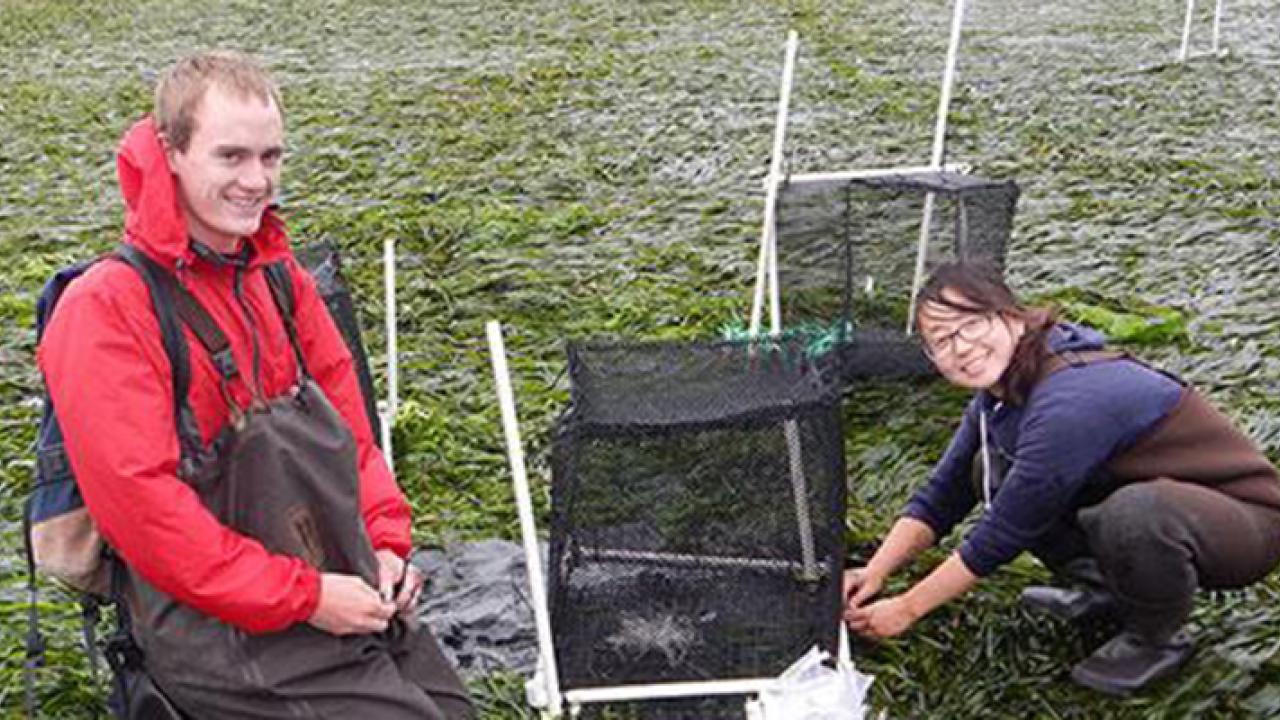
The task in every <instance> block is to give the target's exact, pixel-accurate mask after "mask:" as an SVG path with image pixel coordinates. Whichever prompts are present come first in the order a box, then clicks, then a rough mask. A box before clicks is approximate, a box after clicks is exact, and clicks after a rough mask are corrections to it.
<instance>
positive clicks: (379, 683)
mask: <svg viewBox="0 0 1280 720" xmlns="http://www.w3.org/2000/svg"><path fill="white" fill-rule="evenodd" d="M279 269H280V270H281V271H283V270H284V268H283V267H281V268H279ZM280 274H281V275H283V279H282V278H281V277H279V276H277V277H275V278H271V280H272V282H271V289H272V292H273V294H274V295H275V299H276V301H277V304H278V305H279V306H280V310H281V314H282V316H283V317H284V320H285V325H286V329H287V330H288V333H289V336H290V340H291V342H292V344H293V347H294V351H295V354H296V356H297V359H298V367H299V380H298V383H297V385H296V386H295V387H294V388H292V389H291V390H290V391H289V392H287V393H286V394H284V395H283V396H280V397H276V398H273V399H271V400H269V401H265V402H262V401H257V402H255V403H254V405H253V406H251V407H250V408H249V409H247V410H245V411H241V410H239V409H238V408H236V407H235V405H234V404H232V405H231V408H232V412H231V421H230V423H229V425H228V427H227V428H226V429H225V430H224V431H223V433H222V434H221V435H220V436H219V437H218V439H217V440H215V441H214V443H213V444H212V445H211V446H210V447H209V448H208V449H206V450H205V451H204V452H202V453H200V454H199V456H198V457H195V458H189V459H184V462H183V473H182V474H183V476H184V479H185V480H187V481H188V482H189V483H191V485H192V486H193V488H194V489H195V490H196V492H197V493H198V494H199V496H200V498H201V500H202V501H203V502H204V504H205V505H206V506H207V507H208V508H209V510H210V511H211V512H212V513H213V514H214V516H216V517H217V518H218V519H219V521H221V522H222V523H223V524H225V525H226V526H227V527H229V528H231V529H233V530H235V531H236V532H239V533H241V534H243V535H246V536H249V537H253V538H255V539H257V540H259V541H260V542H261V543H262V544H263V545H264V546H265V547H266V549H267V550H269V551H271V552H273V553H279V554H287V555H292V556H295V557H299V558H302V559H304V560H306V561H307V562H308V563H309V564H311V565H313V566H314V567H316V568H317V569H319V570H321V571H322V572H334V573H344V574H350V575H357V576H359V577H361V578H363V579H364V580H365V582H367V583H369V585H370V587H375V588H376V587H377V568H378V566H377V559H376V557H375V555H374V549H373V546H372V543H371V542H370V539H369V536H368V533H367V532H366V529H365V526H364V522H363V519H362V516H361V513H360V506H359V488H358V477H359V474H358V471H357V459H356V458H357V455H356V444H355V441H354V438H353V437H352V434H351V431H350V429H349V428H348V427H347V425H346V422H345V421H344V419H343V418H342V416H341V415H340V414H339V413H338V412H337V411H336V410H335V409H334V407H333V405H332V404H331V403H330V402H329V400H328V399H327V398H326V397H325V396H324V393H323V392H322V391H321V389H320V388H319V387H318V386H317V385H316V384H315V383H314V382H313V381H312V380H311V379H310V378H309V377H308V376H307V374H306V370H305V366H304V364H303V358H302V354H301V352H300V351H299V346H298V343H297V337H296V331H295V328H294V325H293V317H292V310H293V297H292V290H291V288H290V287H289V285H288V278H287V274H285V273H283V272H282V273H280ZM160 280H161V283H162V284H163V285H166V286H167V291H168V292H169V293H170V295H171V296H172V298H173V299H174V301H175V303H176V309H177V311H178V314H179V315H180V316H181V317H182V319H183V321H184V322H185V323H186V324H187V326H188V327H190V328H191V329H192V331H193V332H194V333H195V334H196V336H197V337H198V338H199V339H200V342H201V344H202V345H204V346H205V347H206V349H208V350H209V351H210V353H211V354H213V356H214V359H215V365H217V366H218V368H219V370H220V372H222V373H223V378H222V383H223V389H224V395H225V396H226V397H227V399H228V401H229V402H230V394H229V393H227V392H225V389H226V386H227V381H229V380H230V379H231V378H232V377H234V376H235V375H236V370H235V368H234V363H233V362H227V360H228V359H229V358H230V357H231V354H230V351H229V345H228V344H227V342H226V338H225V337H224V336H222V333H221V332H220V331H219V330H218V329H217V326H216V325H214V323H213V322H212V320H211V319H210V318H209V317H208V314H207V313H205V312H204V311H203V309H202V308H200V307H199V305H198V303H196V302H195V300H194V298H192V297H191V296H190V295H189V294H187V293H186V291H185V290H184V289H182V288H181V287H180V286H179V285H178V284H177V283H176V281H174V280H173V278H172V276H168V275H166V276H164V277H161V278H160ZM255 392H256V393H259V394H260V391H259V390H257V389H256V388H255ZM123 585H124V587H123V594H124V597H125V599H126V604H127V605H128V607H129V610H130V614H131V615H132V632H133V635H134V639H135V640H136V641H137V643H138V646H139V648H140V649H141V651H142V655H143V657H144V663H145V668H146V674H147V675H148V676H149V677H150V679H151V681H153V682H154V683H155V685H156V686H158V687H159V688H161V689H162V690H163V692H164V693H165V695H167V696H168V698H169V699H170V700H172V701H173V703H174V704H176V705H177V706H178V708H180V710H181V712H182V714H183V716H184V717H191V718H264V719H265V718H352V717H358V718H368V719H370V720H372V719H373V718H377V719H378V720H382V719H384V718H385V719H388V720H394V719H398V718H405V719H408V718H431V719H437V718H439V719H447V720H453V718H461V717H467V716H469V715H470V709H471V708H470V702H469V700H468V699H467V694H466V690H465V688H464V687H463V685H462V683H461V681H460V680H459V679H458V677H457V675H456V673H455V672H454V670H453V668H452V667H451V666H450V664H449V662H448V661H447V659H446V658H445V657H444V655H443V654H442V652H441V650H440V648H439V645H438V644H437V643H436V641H435V639H434V638H433V637H432V636H431V634H430V632H429V631H428V630H427V628H426V627H425V626H417V625H416V624H415V625H410V624H409V623H406V622H405V621H403V620H401V619H400V618H398V617H397V618H396V619H395V620H393V622H392V625H391V628H390V629H389V630H388V631H386V632H384V633H380V634H375V635H348V636H342V637H339V636H335V635H330V634H328V633H325V632H323V631H321V630H318V629H316V628H314V627H312V626H310V625H308V624H306V623H297V624H295V625H293V626H292V627H290V628H288V629H285V630H283V631H280V632H275V633H267V634H262V635H250V634H248V633H245V632H244V631H242V630H240V629H238V628H235V627H233V626H231V625H228V624H225V623H223V622H221V621H219V620H217V619H215V618H213V617H211V616H209V615H206V614H203V613H200V612H198V611H196V610H194V609H192V608H190V607H188V606H186V605H184V604H182V603H180V602H178V601H176V600H174V599H173V598H171V597H169V596H168V595H166V594H164V593H162V592H160V591H158V590H156V589H155V588H154V587H152V586H151V585H150V584H149V583H148V582H146V580H144V579H143V578H141V577H140V576H138V575H137V574H136V573H134V572H132V571H130V572H128V573H127V576H126V578H125V580H124V582H123ZM133 716H134V717H139V716H138V715H133ZM149 717H154V716H149Z"/></svg>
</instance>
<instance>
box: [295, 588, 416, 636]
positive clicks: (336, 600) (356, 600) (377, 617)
mask: <svg viewBox="0 0 1280 720" xmlns="http://www.w3.org/2000/svg"><path fill="white" fill-rule="evenodd" d="M395 612H396V606H395V605H394V604H392V603H390V602H384V601H383V599H382V598H381V597H379V596H378V592H377V591H376V590H374V589H373V588H371V587H369V586H368V585H367V584H366V583H365V581H364V580H362V579H361V578H359V577H358V576H355V575H340V574H338V573H322V574H321V575H320V602H319V604H317V605H316V609H315V611H314V612H312V613H311V617H309V618H307V622H308V623H310V624H311V625H314V626H315V627H317V628H319V629H321V630H323V631H325V632H327V633H329V634H331V635H355V634H367V633H377V632H382V631H383V630H386V629H387V622H388V621H389V620H391V616H392V615H394V614H395Z"/></svg>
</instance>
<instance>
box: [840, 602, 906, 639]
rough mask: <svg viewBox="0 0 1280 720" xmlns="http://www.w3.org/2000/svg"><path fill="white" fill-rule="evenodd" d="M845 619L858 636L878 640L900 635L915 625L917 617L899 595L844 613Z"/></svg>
mask: <svg viewBox="0 0 1280 720" xmlns="http://www.w3.org/2000/svg"><path fill="white" fill-rule="evenodd" d="M845 619H846V620H848V622H849V627H850V628H852V629H853V631H854V632H856V633H858V634H859V635H862V636H863V637H868V638H876V639H879V638H891V637H894V636H896V635H901V634H902V633H904V632H906V631H907V630H908V629H909V628H910V627H911V626H912V625H914V624H915V622H916V620H917V619H919V615H917V614H916V612H915V610H914V609H912V607H911V605H910V603H908V602H907V601H906V599H905V598H904V597H903V596H901V595H899V596H897V597H892V598H889V599H888V600H880V601H878V602H874V603H871V604H870V605H867V606H866V607H858V608H854V609H853V610H852V611H846V612H845Z"/></svg>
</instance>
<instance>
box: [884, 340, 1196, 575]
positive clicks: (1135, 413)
mask: <svg viewBox="0 0 1280 720" xmlns="http://www.w3.org/2000/svg"><path fill="white" fill-rule="evenodd" d="M1048 343H1049V347H1050V349H1052V350H1054V351H1055V352H1061V351H1064V350H1077V351H1082V350H1098V349H1101V348H1102V346H1103V343H1104V339H1103V336H1102V335H1101V334H1100V333H1098V332H1097V331H1094V330H1091V329H1089V328H1085V327H1082V326H1079V325H1071V324H1065V323H1064V324H1061V325H1058V326H1057V327H1055V328H1054V329H1053V330H1051V331H1050V333H1049V338H1048ZM1181 393H1182V387H1181V386H1180V385H1179V384H1178V383H1177V382H1176V381H1174V380H1172V379H1170V378H1168V377H1166V376H1165V375H1162V374H1160V373H1158V372H1156V371H1154V370H1151V369H1149V368H1147V367H1144V366H1143V365H1141V364H1139V363H1136V362H1133V361H1130V360H1117V361H1110V362H1099V363H1095V364H1090V365H1084V366H1081V367H1066V368H1063V369H1062V370H1059V371H1057V372H1055V373H1053V374H1052V375H1049V376H1048V377H1047V378H1045V379H1044V380H1042V381H1041V382H1040V383H1039V384H1038V385H1036V386H1035V388H1033V389H1032V391H1031V395H1030V397H1028V398H1027V402H1026V404H1025V405H1024V406H1022V407H1013V406H1010V405H1006V404H1004V403H1002V402H1000V401H999V400H998V399H997V398H995V397H994V396H992V395H991V394H990V393H988V392H986V391H982V392H979V393H978V394H977V395H976V396H974V398H973V401H972V402H970V403H969V406H968V407H967V408H965V412H964V416H963V417H962V419H961V421H960V429H959V430H957V431H956V434H955V435H954V436H953V437H952V439H951V444H950V446H948V447H947V451H946V453H945V454H944V455H943V456H942V460H941V461H940V462H939V463H938V465H937V467H935V468H934V471H933V475H932V476H931V477H930V479H929V482H928V483H927V484H925V485H924V486H923V487H921V488H920V489H919V490H917V491H916V493H915V495H914V496H913V497H912V498H911V500H910V502H908V503H907V507H906V510H905V511H904V514H905V515H907V516H908V517H913V518H916V519H918V520H920V521H922V522H924V523H927V524H928V525H929V526H930V527H931V528H933V531H934V533H935V534H936V535H937V536H938V537H942V536H944V535H946V534H947V533H948V532H950V531H951V529H952V528H953V527H954V526H955V525H956V523H958V522H960V521H961V520H962V519H964V517H965V516H966V515H968V514H969V512H970V511H971V510H972V509H973V507H974V506H975V505H978V504H979V503H980V501H982V489H981V481H980V480H979V483H978V484H977V485H976V486H975V483H974V482H973V467H974V464H973V461H974V458H975V456H976V455H977V453H978V452H980V446H981V442H980V439H979V435H980V430H979V424H980V423H979V413H985V415H986V426H987V445H988V448H987V451H988V452H989V453H991V454H993V455H994V454H996V453H999V454H1001V455H1002V456H1003V457H1004V458H1005V459H1006V460H1008V461H1009V466H1008V470H1007V472H1006V473H1005V475H1004V477H1003V479H1002V480H1001V481H1000V482H999V483H998V485H996V486H995V487H993V488H991V506H990V508H987V509H986V510H985V512H983V514H982V516H981V517H980V518H979V520H978V522H977V524H976V525H975V526H974V528H973V530H972V531H971V532H970V533H969V534H968V536H967V537H965V539H964V542H963V543H962V544H961V546H960V557H961V558H962V559H963V560H964V564H965V565H966V566H967V567H968V568H969V570H970V571H972V572H973V573H974V574H976V575H979V576H983V575H987V574H989V573H991V572H992V571H994V570H995V569H996V568H998V567H1000V566H1001V565H1003V564H1005V563H1007V562H1009V561H1010V560H1012V559H1013V558H1015V557H1017V555H1018V554H1019V553H1021V552H1022V551H1023V550H1034V549H1036V548H1038V547H1043V546H1044V545H1045V544H1046V543H1052V542H1053V535H1054V529H1055V527H1060V525H1059V523H1060V522H1061V521H1062V520H1064V519H1066V518H1069V517H1070V515H1071V514H1073V513H1074V512H1075V510H1076V509H1077V508H1079V507H1080V506H1081V505H1082V504H1083V500H1084V499H1085V498H1088V497H1091V496H1093V497H1094V499H1095V500H1096V499H1097V497H1096V495H1097V492H1098V491H1099V490H1100V489H1101V486H1102V484H1103V483H1106V482H1107V479H1106V477H1105V472H1103V470H1102V468H1103V466H1104V465H1105V464H1106V463H1107V461H1108V460H1110V459H1111V458H1112V457H1114V456H1116V455H1117V454H1119V453H1120V452H1123V451H1124V450H1126V449H1128V448H1129V447H1130V446H1132V445H1133V444H1134V443H1135V442H1136V441H1137V440H1138V439H1139V438H1140V437H1141V436H1142V435H1143V433H1144V432H1145V431H1147V430H1148V429H1150V428H1151V427H1152V426H1153V425H1155V424H1156V423H1157V422H1159V421H1160V419H1161V418H1163V417H1164V416H1165V415H1167V414H1168V413H1169V412H1170V411H1171V410H1173V407H1174V405H1175V404H1176V403H1177V402H1178V398H1179V397H1180V396H1181ZM980 467H981V465H979V468H980ZM979 478H981V475H980V474H979Z"/></svg>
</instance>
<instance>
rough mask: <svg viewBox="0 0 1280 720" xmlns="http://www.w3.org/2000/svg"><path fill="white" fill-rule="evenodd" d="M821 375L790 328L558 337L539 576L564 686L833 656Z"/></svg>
mask: <svg viewBox="0 0 1280 720" xmlns="http://www.w3.org/2000/svg"><path fill="white" fill-rule="evenodd" d="M832 371H833V366H832V365H831V364H830V363H827V362H824V361H823V359H822V358H815V357H813V356H811V354H810V353H809V352H807V351H806V349H805V348H804V347H803V346H802V345H801V344H799V343H795V342H790V341H778V342H771V343H767V344H758V343H750V344H748V343H714V344H713V343H696V344H672V343H657V344H638V345H605V344H572V345H570V346H569V376H570V379H571V383H572V405H571V408H570V410H569V411H568V412H567V413H566V414H565V415H564V416H563V417H562V418H561V420H560V422H559V425H558V427H557V432H556V438H555V443H554V449H553V468H552V476H553V481H552V508H553V510H552V526H551V548H550V551H551V556H550V573H549V575H550V579H549V594H550V608H551V615H552V627H553V629H554V636H555V648H556V657H557V666H558V668H559V674H560V679H561V684H562V686H563V687H565V688H570V689H572V688H587V687H600V686H612V685H629V684H639V683H653V682H677V681H699V680H715V679H734V678H744V677H770V676H775V675H777V674H778V673H780V672H781V671H782V670H784V669H786V668H787V666H788V665H790V663H792V662H793V661H794V660H795V659H796V658H798V657H800V655H801V654H803V653H804V652H805V651H806V650H807V649H808V648H809V647H811V646H813V645H814V644H818V645H821V646H823V647H825V648H827V649H828V650H830V651H832V652H835V650H836V638H837V633H838V624H839V614H840V608H841V598H840V571H841V567H842V550H843V544H842V538H843V532H842V530H843V518H844V512H845V501H844V497H845V473H844V453H843V440H842V434H841V416H840V412H839V406H838V402H839V391H838V388H839V385H838V382H837V379H836V378H835V377H834V375H833V372H832ZM695 705H696V703H695ZM662 706H666V707H668V708H669V709H670V713H666V714H661V713H660V715H659V716H663V717H677V716H680V714H679V713H678V712H675V708H678V707H685V708H686V709H687V708H689V707H691V706H690V704H689V703H688V702H684V703H665V704H664V703H655V704H653V707H662ZM741 708H742V705H741V701H740V700H739V702H738V703H737V711H738V714H739V715H740V714H741ZM697 712H702V713H705V712H708V708H707V707H703V709H701V710H698V711H697ZM673 713H674V714H673ZM644 715H645V716H646V717H653V716H654V715H652V714H651V713H645V714H644ZM701 716H704V717H709V716H710V715H701Z"/></svg>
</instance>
